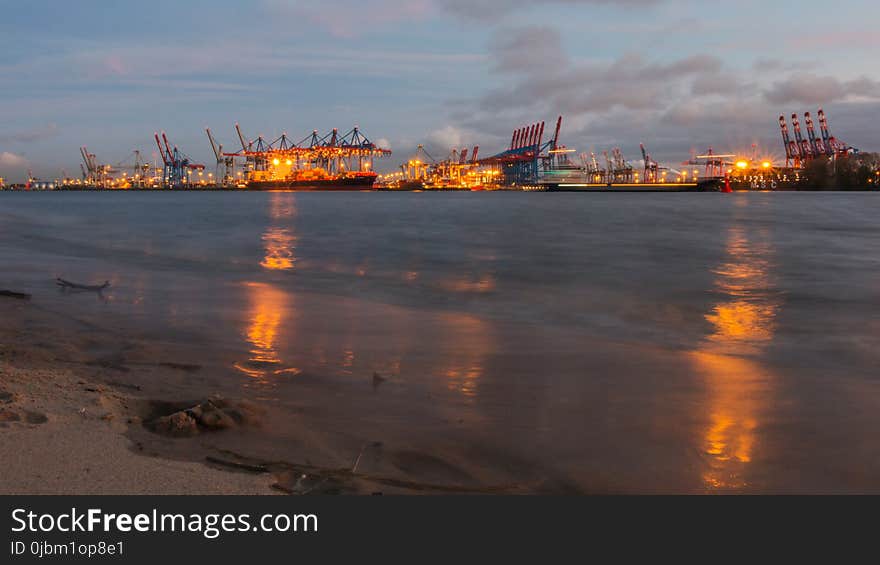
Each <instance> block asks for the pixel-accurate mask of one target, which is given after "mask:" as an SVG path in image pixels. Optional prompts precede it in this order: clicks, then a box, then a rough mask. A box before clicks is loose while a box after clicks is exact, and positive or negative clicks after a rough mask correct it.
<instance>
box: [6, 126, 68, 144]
mask: <svg viewBox="0 0 880 565" xmlns="http://www.w3.org/2000/svg"><path fill="white" fill-rule="evenodd" d="M56 135H58V126H57V125H56V124H48V125H46V126H44V127H38V128H32V129H29V130H23V131H15V132H11V133H0V143H10V142H16V143H33V142H35V141H42V140H44V139H49V138H52V137H55V136H56Z"/></svg>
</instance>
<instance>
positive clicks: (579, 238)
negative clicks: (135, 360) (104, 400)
mask: <svg viewBox="0 0 880 565" xmlns="http://www.w3.org/2000/svg"><path fill="white" fill-rule="evenodd" d="M878 212H880V196H878V195H876V194H868V193H862V194H840V193H823V194H807V193H742V194H740V193H737V194H727V195H725V194H540V193H497V194H494V193H482V194H481V193H449V194H433V193H412V194H408V193H404V194H395V193H332V194H329V193H328V194H317V193H281V192H278V193H249V194H235V193H218V194H210V193H193V194H187V193H130V194H126V193H110V194H95V193H65V194H36V193H33V194H25V193H0V261H2V264H3V265H4V268H3V271H2V275H0V287H2V288H13V289H16V290H26V291H29V292H32V293H33V294H34V295H35V303H36V304H38V305H39V307H41V308H46V309H48V310H49V311H52V312H55V313H58V314H63V315H64V316H67V319H71V320H76V321H77V322H76V323H78V324H80V326H79V329H78V330H77V331H79V332H83V331H89V332H95V336H105V338H106V340H107V343H112V344H117V345H118V346H119V347H120V348H121V350H124V351H129V352H131V353H130V355H133V356H134V357H137V356H138V355H141V357H143V358H146V357H145V356H149V355H152V356H155V355H165V356H173V357H174V360H180V361H186V362H194V363H199V364H203V365H205V366H206V367H207V368H208V370H206V371H202V372H201V373H200V374H199V375H198V376H189V375H187V376H177V377H174V378H171V377H168V376H163V377H161V378H162V379H163V380H162V382H161V386H159V385H156V386H155V387H154V389H153V391H154V392H155V394H156V395H164V396H165V397H173V396H174V395H175V394H184V392H183V391H185V390H187V389H192V390H195V389H199V390H211V391H220V392H222V393H224V394H235V395H239V396H244V397H247V398H250V399H252V400H254V401H256V402H259V403H261V404H263V405H265V406H266V407H267V408H269V409H271V410H272V413H273V414H276V416H275V420H274V423H273V425H272V426H270V427H269V428H268V429H266V430H263V431H262V432H261V433H260V434H259V437H255V438H250V439H249V442H251V443H250V444H249V445H250V446H251V447H252V449H253V450H255V451H259V452H260V453H261V454H264V455H271V456H273V457H277V458H285V457H286V458H294V457H304V456H309V457H312V458H313V459H318V460H332V461H334V462H344V461H346V460H349V461H350V459H348V458H350V457H351V454H352V453H357V450H358V447H359V446H362V445H364V442H370V441H381V442H383V444H384V445H385V446H386V450H387V452H388V453H390V454H391V456H390V457H389V458H388V459H389V461H390V462H387V461H386V462H382V461H378V462H376V465H379V466H380V467H381V466H382V465H387V466H390V467H395V466H396V469H397V470H398V471H400V472H403V473H408V474H410V475H415V476H418V475H425V476H427V477H428V478H431V477H432V474H433V475H438V477H435V478H437V480H440V479H448V478H449V476H450V473H449V469H455V471H456V473H459V474H460V476H461V477H465V478H466V479H467V480H469V481H475V482H477V483H480V484H493V483H497V482H505V481H507V482H509V481H514V482H525V483H529V484H530V485H534V484H539V483H542V481H543V483H542V484H546V483H547V482H548V481H549V482H550V483H552V484H554V485H560V484H564V485H568V486H571V487H573V488H577V489H579V490H582V491H587V492H596V491H599V492H603V491H612V492H716V491H718V492H880V479H878V477H880V436H878V435H877V434H876V433H874V431H875V430H876V429H878V424H880V410H878V407H880V381H878V375H877V367H878V366H880V353H878V351H880V347H878V346H880V343H878V341H880V300H878V298H880V256H878V254H877V249H878V248H880V225H878V224H877V220H876V218H877V217H878ZM55 276H63V277H65V278H68V279H71V280H76V281H81V282H85V281H88V282H98V283H100V282H103V281H104V280H110V281H111V283H112V290H111V291H110V292H108V293H105V295H104V296H103V297H96V296H95V295H93V294H90V293H83V294H65V293H60V292H58V291H57V289H55V288H54V286H53V282H52V281H53V279H54V277H55ZM84 328H85V329H84ZM101 332H103V333H101ZM111 336H112V339H111ZM121 336H125V339H123V338H122V337H121ZM105 338H102V337H94V338H93V339H91V340H90V341H89V344H91V345H89V347H93V348H94V349H95V351H96V353H95V354H97V352H99V350H101V346H100V343H101V341H102V340H103V339H105ZM120 340H122V341H120ZM95 342H98V345H95ZM115 346H116V345H113V347H115ZM108 348H109V349H112V347H111V346H109V345H108V346H107V347H106V348H105V349H108ZM105 352H106V351H105ZM138 352H140V353H138ZM373 372H378V373H379V374H381V375H383V376H385V377H387V379H388V380H387V381H385V382H383V383H381V385H378V386H376V387H374V386H373V384H372V379H371V376H372V374H373ZM156 378H159V377H156ZM148 390H150V389H149V388H148ZM306 428H307V429H308V430H310V432H309V434H308V435H303V432H302V430H303V429H306ZM413 453H419V454H425V455H430V456H431V459H427V458H425V457H423V458H422V459H418V458H416V459H415V460H416V461H417V462H418V461H420V462H421V465H414V464H413V463H412V462H413V461H414V459H413V458H412V457H410V458H409V459H406V458H404V457H403V456H402V455H401V454H410V455H411V454H413ZM395 454H396V455H395ZM426 461H428V463H425V462H426ZM432 461H433V462H434V463H431V462H432ZM437 461H442V465H440V464H439V463H437ZM438 469H439V470H438ZM444 470H445V473H443V472H441V471H444ZM440 475H442V476H440ZM453 475H455V474H454V473H453ZM455 476H458V475H455ZM453 478H454V477H453ZM459 478H460V477H459Z"/></svg>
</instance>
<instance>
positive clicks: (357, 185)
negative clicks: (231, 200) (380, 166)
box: [246, 175, 376, 191]
mask: <svg viewBox="0 0 880 565" xmlns="http://www.w3.org/2000/svg"><path fill="white" fill-rule="evenodd" d="M375 182H376V177H375V176H373V175H362V176H355V177H342V178H327V179H293V180H266V181H250V182H248V183H247V187H246V188H247V189H248V190H302V191H346V190H348V191H351V190H372V189H373V184H374V183H375Z"/></svg>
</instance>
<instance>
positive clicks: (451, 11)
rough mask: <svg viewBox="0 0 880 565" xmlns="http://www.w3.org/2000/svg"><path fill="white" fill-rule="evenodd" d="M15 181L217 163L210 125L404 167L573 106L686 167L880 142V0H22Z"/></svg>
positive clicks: (608, 132) (14, 60)
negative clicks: (807, 119) (785, 141)
mask: <svg viewBox="0 0 880 565" xmlns="http://www.w3.org/2000/svg"><path fill="white" fill-rule="evenodd" d="M0 6H2V14H3V16H2V19H0V37H2V42H3V49H2V51H0V77H2V82H0V84H2V88H0V176H4V177H7V178H8V179H10V180H13V181H15V180H22V179H23V178H24V176H25V173H26V170H27V168H28V167H30V168H32V169H33V172H34V174H35V175H37V176H41V177H47V178H48V177H55V176H59V175H60V174H61V170H62V169H65V170H66V171H67V172H68V174H71V175H78V173H79V151H78V148H79V147H80V146H81V145H87V146H88V147H89V149H90V150H91V151H92V152H94V153H96V154H97V155H98V159H99V160H100V161H102V162H105V163H117V162H122V161H125V160H127V159H128V156H129V155H130V154H131V152H132V150H134V149H140V150H142V151H144V152H145V153H146V154H148V155H152V154H153V153H154V152H155V147H154V146H153V145H152V143H151V136H152V134H153V132H154V131H157V130H165V131H166V132H167V133H168V136H169V138H170V139H171V140H172V142H173V143H175V144H177V145H179V146H180V147H181V149H182V150H184V151H185V152H186V153H188V154H189V155H191V156H192V157H193V158H195V159H196V160H199V161H201V162H204V163H206V164H207V165H208V166H209V170H212V168H213V157H212V155H211V150H210V146H209V145H208V142H207V139H206V137H205V134H204V128H205V126H210V127H211V128H212V130H213V131H214V132H215V134H216V135H217V136H218V137H219V138H220V140H221V142H223V143H224V145H225V146H226V147H228V148H230V149H232V150H234V148H235V147H236V143H235V139H236V138H235V133H234V130H233V124H234V123H235V122H236V121H237V122H240V124H241V126H242V129H243V130H244V133H245V134H246V135H248V136H250V137H256V136H257V135H258V134H262V135H264V136H265V137H269V138H274V137H275V136H277V135H279V134H280V133H281V132H282V131H286V132H288V133H289V134H290V136H291V137H293V138H295V139H296V140H299V139H300V138H302V137H305V136H306V135H307V134H308V133H309V132H311V131H312V130H313V129H318V130H321V131H322V132H323V131H327V130H329V129H331V128H332V127H338V128H339V129H340V130H344V131H347V130H348V129H350V127H351V126H353V125H355V124H358V125H359V126H360V127H361V129H362V130H363V131H364V132H365V133H366V134H367V135H368V136H369V137H370V138H371V139H372V140H373V141H375V142H381V143H382V144H388V145H390V147H391V148H392V149H393V150H394V155H393V156H392V157H391V158H390V159H389V160H388V161H387V163H386V164H385V166H384V167H383V168H384V169H386V170H387V169H390V168H392V167H393V166H396V165H397V164H399V163H400V162H401V161H403V160H405V159H406V158H407V157H408V156H409V155H410V154H412V153H413V152H414V150H415V147H416V145H417V144H418V143H424V144H426V146H427V147H428V148H429V150H430V151H431V153H432V154H433V155H434V156H435V157H443V156H445V154H446V153H447V152H448V151H449V149H451V148H452V147H464V146H468V147H471V146H473V145H475V144H477V145H480V146H481V153H482V154H483V155H489V154H492V153H495V152H498V151H500V150H502V149H504V148H505V146H506V145H507V144H508V143H509V141H510V134H511V131H512V130H513V129H514V127H517V126H522V125H525V124H527V123H532V122H536V121H541V120H546V121H547V122H548V127H549V126H550V122H552V121H553V120H555V118H556V116H557V115H559V114H562V115H563V116H564V119H565V122H564V124H563V132H562V142H563V143H565V144H566V145H568V146H569V147H574V148H576V149H578V150H580V151H589V150H591V149H595V150H597V151H600V150H602V149H606V148H611V147H614V146H620V147H622V148H623V150H624V153H625V154H626V155H627V157H628V158H629V159H630V160H632V161H637V156H638V145H639V142H642V141H643V142H645V143H646V144H647V145H648V147H649V149H650V150H651V151H652V152H653V153H654V156H655V157H656V158H659V159H660V160H661V161H666V162H668V163H677V162H680V161H682V160H685V159H687V158H688V156H689V154H690V152H691V150H692V149H694V150H698V151H700V152H703V151H705V149H706V148H707V147H708V146H710V145H711V146H714V147H715V148H716V149H718V150H722V151H730V150H737V149H743V148H748V147H749V146H750V145H751V144H752V143H758V144H759V145H760V146H762V147H767V148H768V150H769V151H771V152H772V153H773V154H775V155H776V156H777V157H779V156H781V155H782V145H781V142H780V141H779V135H778V128H777V124H776V121H777V118H778V116H779V114H780V113H785V114H787V115H790V114H791V113H792V112H798V113H799V114H802V113H803V112H805V111H812V112H815V111H816V109H817V108H818V107H819V106H820V105H821V106H824V108H825V110H826V112H827V113H828V114H829V120H830V124H831V129H832V132H833V133H834V134H835V135H837V136H838V137H839V138H841V139H843V140H844V141H845V142H847V143H849V144H851V145H853V146H856V147H859V148H860V149H862V150H875V151H876V150H880V130H878V124H880V63H878V60H880V57H878V56H880V34H878V33H877V21H878V17H880V8H878V7H877V3H876V1H869V0H856V1H854V0H847V1H845V2H838V3H828V2H816V1H814V0H803V1H801V2H767V1H754V0H750V1H740V2H728V3H722V4H715V3H705V2H697V1H689V0H618V1H611V0H580V1H579V0H557V1H542V0H532V1H529V2H527V1H521V0H497V1H489V0H486V1H479V0H471V1H466V0H360V1H355V0H327V1H324V2H311V1H310V2H298V1H293V0H254V1H253V2H247V3H245V2H240V1H233V0H211V1H206V0H197V1H188V2H180V1H179V0H153V1H151V2H108V1H99V0H79V1H75V2H61V1H48V0H29V1H28V2H11V1H5V0H4V1H2V2H0Z"/></svg>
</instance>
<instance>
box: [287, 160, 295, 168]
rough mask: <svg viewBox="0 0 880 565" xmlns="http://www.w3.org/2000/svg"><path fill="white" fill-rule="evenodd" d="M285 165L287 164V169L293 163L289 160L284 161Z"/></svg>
mask: <svg viewBox="0 0 880 565" xmlns="http://www.w3.org/2000/svg"><path fill="white" fill-rule="evenodd" d="M286 163H287V166H288V167H289V166H291V165H293V161H291V160H290V159H288V160H287V161H286Z"/></svg>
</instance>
